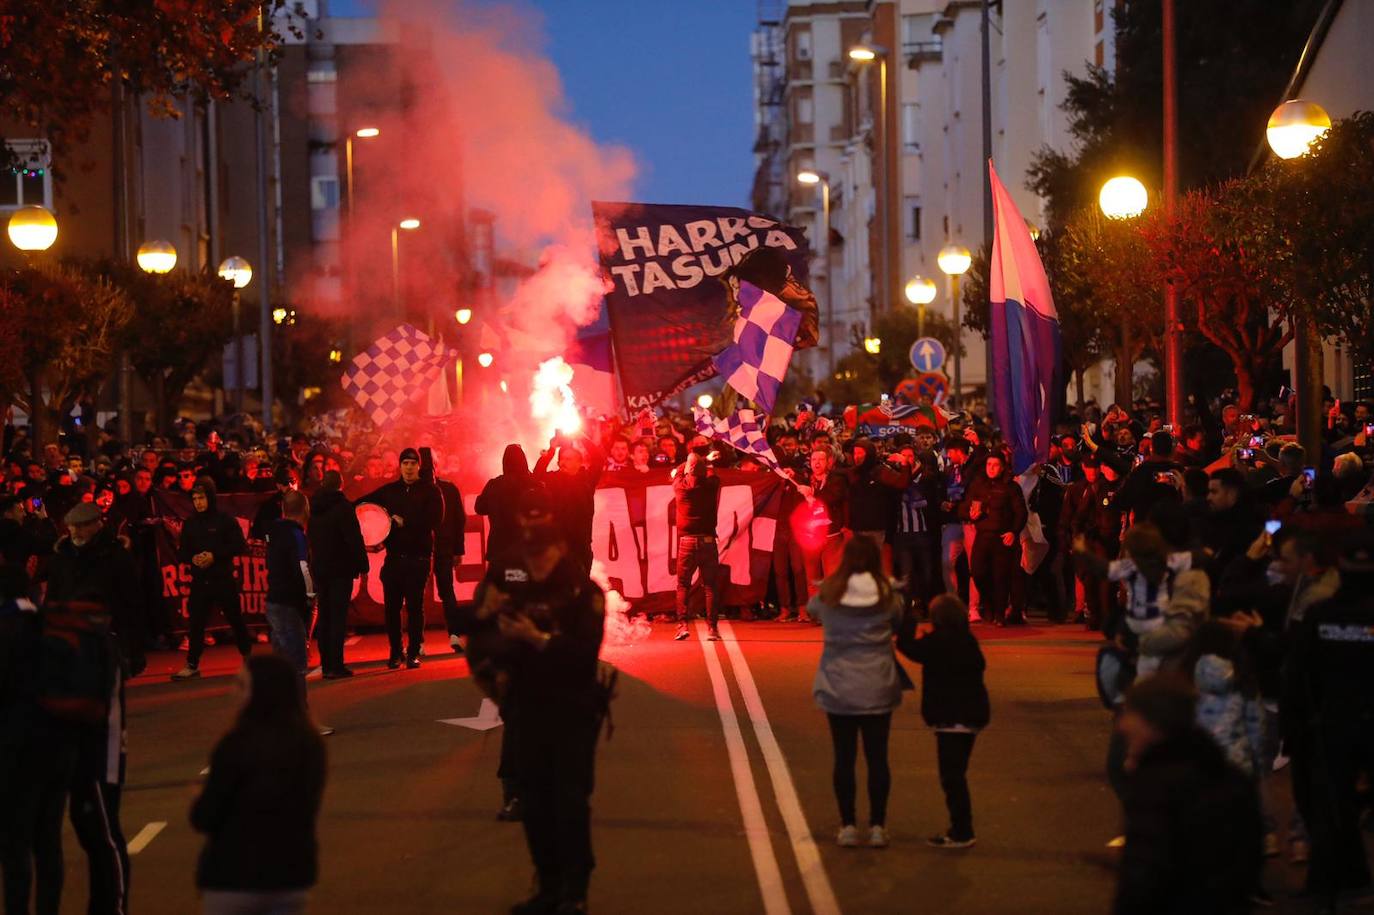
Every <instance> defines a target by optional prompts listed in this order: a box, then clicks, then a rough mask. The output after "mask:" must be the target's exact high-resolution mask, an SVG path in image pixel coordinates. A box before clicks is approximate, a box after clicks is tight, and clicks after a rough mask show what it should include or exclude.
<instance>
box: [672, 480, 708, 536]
mask: <svg viewBox="0 0 1374 915" xmlns="http://www.w3.org/2000/svg"><path fill="white" fill-rule="evenodd" d="M673 498H674V499H675V500H676V502H677V535H678V536H679V537H682V536H684V535H688V536H694V537H713V536H715V533H716V518H717V516H718V515H719V514H720V477H718V476H716V475H715V474H714V473H709V472H707V470H706V467H705V466H704V464H703V465H702V466H701V467H700V472H699V473H692V474H689V473H687V471H686V469H685V468H684V469H682V470H680V471H679V472H678V475H677V478H676V479H674V480H673Z"/></svg>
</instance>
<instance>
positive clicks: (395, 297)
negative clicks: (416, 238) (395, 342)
mask: <svg viewBox="0 0 1374 915" xmlns="http://www.w3.org/2000/svg"><path fill="white" fill-rule="evenodd" d="M418 228H420V220H418V219H415V218H407V219H402V220H401V221H400V222H398V223H396V225H394V226H392V227H391V308H392V310H393V311H395V312H396V314H397V315H400V313H401V229H405V230H406V231H407V232H414V231H415V230H416V229H418Z"/></svg>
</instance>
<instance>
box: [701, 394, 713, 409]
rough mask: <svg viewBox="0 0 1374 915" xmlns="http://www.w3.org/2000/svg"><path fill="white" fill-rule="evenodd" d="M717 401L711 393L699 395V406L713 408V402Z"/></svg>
mask: <svg viewBox="0 0 1374 915" xmlns="http://www.w3.org/2000/svg"><path fill="white" fill-rule="evenodd" d="M715 402H716V399H715V398H714V397H712V396H711V395H710V394H702V395H700V396H698V397H697V406H698V407H701V408H702V409H703V410H709V409H711V404H713V403H715Z"/></svg>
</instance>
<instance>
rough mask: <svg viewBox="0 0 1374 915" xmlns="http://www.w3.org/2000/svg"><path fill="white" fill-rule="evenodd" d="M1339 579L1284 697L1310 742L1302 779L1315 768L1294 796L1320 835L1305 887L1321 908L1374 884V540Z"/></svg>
mask: <svg viewBox="0 0 1374 915" xmlns="http://www.w3.org/2000/svg"><path fill="white" fill-rule="evenodd" d="M1340 573H1341V586H1340V590H1338V591H1337V592H1336V594H1335V595H1334V596H1333V597H1331V598H1330V599H1329V600H1326V601H1323V602H1321V603H1320V604H1317V605H1315V606H1314V607H1312V608H1311V609H1310V610H1308V611H1307V613H1306V615H1305V616H1304V619H1303V622H1302V623H1301V626H1302V629H1301V630H1300V631H1299V633H1298V636H1297V641H1296V644H1295V645H1294V651H1293V656H1292V658H1291V666H1290V668H1289V670H1288V672H1287V673H1288V675H1289V676H1288V682H1287V684H1286V686H1285V693H1286V694H1285V696H1284V697H1283V698H1284V705H1285V709H1284V710H1285V713H1286V714H1287V715H1288V716H1289V717H1290V719H1291V720H1295V723H1297V724H1298V726H1299V730H1300V732H1301V733H1302V735H1303V736H1302V738H1301V739H1299V740H1298V741H1296V742H1295V744H1296V745H1295V749H1297V750H1298V751H1299V752H1298V753H1295V754H1294V765H1295V767H1296V768H1295V772H1294V777H1295V778H1297V777H1298V776H1299V772H1300V770H1301V769H1303V768H1306V770H1307V772H1306V781H1307V784H1308V785H1309V790H1308V791H1307V792H1305V795H1306V796H1305V797H1304V792H1301V791H1299V792H1295V794H1296V796H1297V799H1298V801H1299V804H1300V809H1301V810H1302V814H1303V817H1304V818H1305V820H1306V822H1307V825H1308V828H1309V830H1310V832H1311V834H1312V857H1311V861H1310V863H1309V864H1308V870H1307V887H1306V890H1307V893H1308V894H1309V895H1311V896H1312V897H1313V898H1314V899H1315V900H1316V901H1317V903H1318V905H1319V906H1324V908H1320V909H1319V911H1334V907H1335V900H1336V898H1337V895H1338V894H1340V893H1341V892H1343V891H1347V890H1361V889H1364V888H1365V887H1367V886H1368V885H1369V882H1370V873H1369V863H1368V860H1367V859H1366V857H1365V849H1364V841H1363V839H1362V837H1361V832H1360V804H1359V800H1358V797H1357V789H1356V783H1357V782H1358V781H1359V775H1360V773H1361V772H1362V771H1367V770H1368V769H1369V767H1370V766H1371V765H1374V534H1370V533H1369V532H1365V533H1363V534H1361V535H1359V536H1357V537H1355V538H1354V539H1352V540H1351V541H1350V543H1349V544H1348V546H1347V547H1346V548H1345V550H1344V551H1343V552H1342V554H1341V559H1340ZM1300 757H1305V758H1300Z"/></svg>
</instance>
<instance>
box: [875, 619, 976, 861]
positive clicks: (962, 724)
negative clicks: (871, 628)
mask: <svg viewBox="0 0 1374 915" xmlns="http://www.w3.org/2000/svg"><path fill="white" fill-rule="evenodd" d="M968 618H969V613H968V608H967V607H966V606H964V602H963V601H961V600H960V599H959V597H958V595H955V594H942V595H940V596H939V597H937V598H935V600H933V601H931V602H930V622H928V623H921V624H920V625H918V626H916V627H915V628H914V629H906V630H904V631H903V632H902V634H901V635H900V636H899V637H898V639H897V650H898V651H900V652H901V653H902V654H904V655H906V656H907V657H908V658H910V659H911V660H913V661H915V662H916V663H917V664H920V665H921V717H922V718H923V719H924V720H925V723H926V725H927V726H928V727H930V728H931V729H932V730H934V731H935V755H936V760H937V762H938V765H939V769H940V787H941V788H942V789H943V790H944V793H945V806H946V807H947V808H948V809H949V824H950V825H949V829H948V830H946V831H945V832H943V833H941V834H940V835H937V836H934V837H933V838H931V839H929V840H927V841H928V844H930V845H932V846H934V847H936V848H954V849H958V848H970V847H972V846H973V845H974V843H975V842H977V841H978V840H977V838H975V836H974V832H973V801H972V798H971V797H970V796H969V790H968V761H969V757H970V756H972V755H973V743H974V741H975V740H977V738H978V732H979V731H981V730H982V729H983V728H985V727H987V726H988V721H989V719H990V718H991V709H990V704H989V702H988V691H987V687H986V686H985V685H984V683H983V671H984V670H985V669H986V668H987V662H986V661H984V659H983V651H982V649H981V648H980V647H979V646H978V639H977V638H975V637H974V635H973V632H972V631H971V630H970V629H969V619H968Z"/></svg>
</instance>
